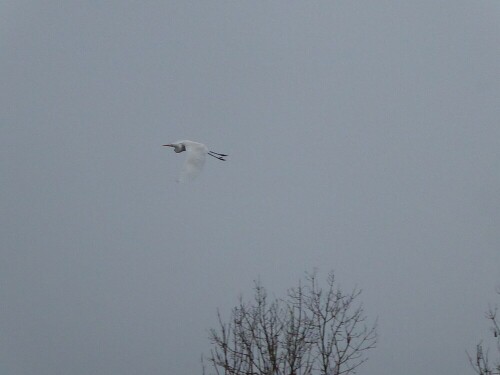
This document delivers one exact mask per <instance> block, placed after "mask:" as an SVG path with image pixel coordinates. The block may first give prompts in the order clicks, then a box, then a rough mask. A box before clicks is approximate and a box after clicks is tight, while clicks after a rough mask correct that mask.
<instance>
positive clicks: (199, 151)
mask: <svg viewBox="0 0 500 375" xmlns="http://www.w3.org/2000/svg"><path fill="white" fill-rule="evenodd" d="M163 146H168V147H173V148H174V151H175V152H176V153H180V152H184V151H186V152H187V158H186V161H185V162H184V166H183V167H182V170H181V173H180V175H179V178H178V179H177V181H178V182H186V181H188V180H192V179H194V178H195V177H196V176H198V175H199V174H200V172H201V170H202V169H203V166H204V165H205V159H206V156H207V154H208V155H210V156H212V157H214V158H216V159H219V160H226V159H224V158H225V157H226V156H227V155H226V154H219V153H217V152H213V151H209V149H208V148H207V146H205V145H204V144H203V143H199V142H193V141H187V140H186V141H177V142H175V143H170V144H167V145H163Z"/></svg>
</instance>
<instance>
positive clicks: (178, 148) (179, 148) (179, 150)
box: [163, 143, 186, 153]
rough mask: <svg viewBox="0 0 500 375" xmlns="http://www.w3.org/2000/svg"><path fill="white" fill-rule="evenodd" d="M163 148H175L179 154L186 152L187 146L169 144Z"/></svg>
mask: <svg viewBox="0 0 500 375" xmlns="http://www.w3.org/2000/svg"><path fill="white" fill-rule="evenodd" d="M163 146H166V147H173V148H174V151H175V152H177V153H179V152H182V151H186V146H185V145H184V143H169V144H168V145H163Z"/></svg>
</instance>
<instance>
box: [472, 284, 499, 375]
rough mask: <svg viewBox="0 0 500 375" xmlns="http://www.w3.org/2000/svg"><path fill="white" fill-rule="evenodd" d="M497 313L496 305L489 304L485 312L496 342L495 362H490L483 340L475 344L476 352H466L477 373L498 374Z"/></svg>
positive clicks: (482, 374)
mask: <svg viewBox="0 0 500 375" xmlns="http://www.w3.org/2000/svg"><path fill="white" fill-rule="evenodd" d="M497 294H499V295H500V287H499V288H497ZM497 313H498V306H495V307H491V306H490V308H489V309H488V312H487V313H486V319H488V320H489V321H490V324H491V331H492V334H493V338H494V340H495V343H496V351H497V354H498V359H497V361H496V363H495V364H493V365H491V364H490V360H489V353H488V349H485V347H484V345H483V342H480V343H479V344H477V345H476V353H475V355H474V356H472V355H470V354H469V353H467V356H468V357H469V362H470V364H471V365H472V368H473V369H474V371H475V372H476V373H477V374H479V375H500V320H499V318H498V315H497Z"/></svg>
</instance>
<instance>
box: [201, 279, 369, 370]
mask: <svg viewBox="0 0 500 375" xmlns="http://www.w3.org/2000/svg"><path fill="white" fill-rule="evenodd" d="M254 292H255V293H254V297H253V300H252V301H251V302H245V301H244V300H243V299H242V298H240V300H239V303H238V305H237V306H236V307H235V308H233V310H232V312H231V317H230V319H229V322H227V323H225V322H224V321H223V319H222V317H221V314H220V313H218V314H217V315H218V328H216V329H211V330H210V334H209V337H210V341H211V343H212V349H211V352H210V355H209V356H208V363H209V364H210V365H211V368H212V369H213V371H214V373H215V374H217V375H222V374H224V375H315V374H318V375H340V374H354V373H355V370H356V369H357V367H358V366H360V365H361V364H362V363H364V362H365V361H366V360H367V357H366V354H367V351H368V350H369V349H372V348H374V347H375V344H376V341H377V333H376V323H374V324H372V325H367V322H366V316H365V314H364V309H363V306H362V304H361V303H359V302H358V297H359V296H360V294H361V290H359V289H354V290H353V291H351V292H350V293H347V294H345V293H343V292H342V291H341V290H340V289H339V288H337V287H336V284H335V278H334V274H333V273H332V272H331V273H330V274H329V276H328V279H327V284H326V287H325V288H322V287H320V286H319V284H318V280H317V277H316V274H315V273H313V274H311V275H308V276H307V279H306V284H305V285H302V283H301V282H299V284H298V286H297V287H295V288H292V289H290V290H289V291H288V293H287V295H286V297H285V298H282V299H272V300H269V298H268V295H267V292H266V289H265V288H264V287H263V286H262V285H261V284H260V283H259V282H256V283H255V287H254ZM205 372H206V367H205V364H203V373H204V374H205Z"/></svg>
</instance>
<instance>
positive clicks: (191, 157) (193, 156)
mask: <svg viewBox="0 0 500 375" xmlns="http://www.w3.org/2000/svg"><path fill="white" fill-rule="evenodd" d="M207 152H208V150H207V148H206V146H205V145H203V144H201V143H196V142H191V144H187V145H186V153H187V158H186V161H185V162H184V165H183V167H182V170H181V173H180V175H179V178H178V179H177V182H180V183H183V182H186V181H191V180H192V179H194V178H195V177H196V176H198V175H199V174H200V172H201V170H202V169H203V165H205V159H206V156H207Z"/></svg>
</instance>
